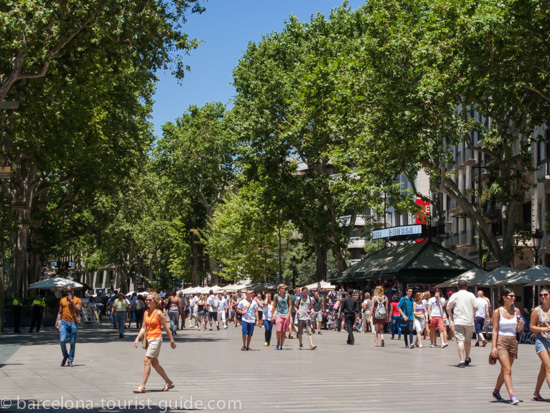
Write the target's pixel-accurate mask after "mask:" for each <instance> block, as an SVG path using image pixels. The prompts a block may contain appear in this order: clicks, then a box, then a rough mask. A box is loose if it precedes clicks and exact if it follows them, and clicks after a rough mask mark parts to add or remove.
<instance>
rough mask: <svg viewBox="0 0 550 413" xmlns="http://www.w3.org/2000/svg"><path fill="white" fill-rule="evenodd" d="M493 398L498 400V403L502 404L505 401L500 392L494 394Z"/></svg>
mask: <svg viewBox="0 0 550 413" xmlns="http://www.w3.org/2000/svg"><path fill="white" fill-rule="evenodd" d="M493 397H494V398H495V399H496V401H497V402H501V401H503V400H504V399H503V398H502V397H501V395H500V392H493Z"/></svg>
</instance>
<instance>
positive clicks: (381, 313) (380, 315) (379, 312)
mask: <svg viewBox="0 0 550 413" xmlns="http://www.w3.org/2000/svg"><path fill="white" fill-rule="evenodd" d="M374 298H375V299H376V302H377V303H378V305H377V306H376V311H375V312H374V318H377V319H379V320H385V319H386V316H387V313H386V306H385V305H383V304H384V302H385V301H386V298H385V297H384V299H383V300H382V302H380V300H379V299H378V297H374Z"/></svg>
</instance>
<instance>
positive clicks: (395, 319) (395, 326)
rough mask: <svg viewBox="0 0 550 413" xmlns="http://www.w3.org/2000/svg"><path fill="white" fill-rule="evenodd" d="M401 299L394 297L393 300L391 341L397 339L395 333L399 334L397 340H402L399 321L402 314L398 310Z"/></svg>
mask: <svg viewBox="0 0 550 413" xmlns="http://www.w3.org/2000/svg"><path fill="white" fill-rule="evenodd" d="M398 304H399V297H398V296H397V295H393V296H392V298H391V304H390V305H391V339H392V340H394V339H395V333H397V339H398V340H401V327H400V326H399V319H400V318H401V314H400V313H399V310H398V309H397V308H398Z"/></svg>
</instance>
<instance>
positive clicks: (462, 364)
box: [456, 361, 466, 369]
mask: <svg viewBox="0 0 550 413" xmlns="http://www.w3.org/2000/svg"><path fill="white" fill-rule="evenodd" d="M456 367H458V368H460V369H463V368H464V367H466V363H464V362H462V361H461V362H460V363H458V364H457V365H456Z"/></svg>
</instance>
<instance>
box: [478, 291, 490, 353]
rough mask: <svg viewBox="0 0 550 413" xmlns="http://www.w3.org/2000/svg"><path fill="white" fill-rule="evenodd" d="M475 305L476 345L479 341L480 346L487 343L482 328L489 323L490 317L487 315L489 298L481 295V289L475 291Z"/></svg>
mask: <svg viewBox="0 0 550 413" xmlns="http://www.w3.org/2000/svg"><path fill="white" fill-rule="evenodd" d="M476 307H477V310H476V319H475V323H476V334H477V342H476V347H477V346H479V343H480V342H481V346H482V347H485V346H486V345H487V339H486V338H485V336H484V335H483V331H484V330H483V329H484V328H485V327H487V323H489V322H490V320H491V319H490V315H489V300H488V299H487V298H485V297H484V296H483V291H481V290H479V291H478V292H477V298H476Z"/></svg>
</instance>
